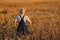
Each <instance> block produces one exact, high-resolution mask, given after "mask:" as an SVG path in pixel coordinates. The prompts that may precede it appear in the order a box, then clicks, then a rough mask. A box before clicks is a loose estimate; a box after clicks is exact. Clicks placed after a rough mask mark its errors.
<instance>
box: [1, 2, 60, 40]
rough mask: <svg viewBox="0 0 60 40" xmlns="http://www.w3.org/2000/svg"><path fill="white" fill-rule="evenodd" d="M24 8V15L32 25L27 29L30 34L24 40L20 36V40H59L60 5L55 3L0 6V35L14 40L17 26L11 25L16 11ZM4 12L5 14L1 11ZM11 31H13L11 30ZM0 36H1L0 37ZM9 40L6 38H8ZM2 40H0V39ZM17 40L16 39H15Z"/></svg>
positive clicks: (16, 13)
mask: <svg viewBox="0 0 60 40" xmlns="http://www.w3.org/2000/svg"><path fill="white" fill-rule="evenodd" d="M20 7H24V8H25V9H26V15H28V16H29V17H30V19H31V20H32V22H33V23H32V25H29V27H28V29H29V32H30V33H31V34H30V35H29V36H27V37H26V38H24V37H23V35H21V38H18V39H20V40H24V39H25V40H60V4H59V3H57V2H53V3H52V2H50V3H46V2H43V3H34V4H24V3H23V4H22V3H21V4H20V5H19V4H18V5H14V4H13V5H9V6H3V5H1V6H0V27H1V28H0V34H2V35H5V36H3V39H4V37H5V38H7V39H6V40H9V38H10V39H11V37H12V36H13V38H14V40H15V38H16V34H15V31H16V28H17V24H14V23H13V20H14V18H15V17H16V15H18V14H19V13H18V9H19V8H20ZM4 10H6V11H7V13H4V12H3V11H4ZM2 27H3V28H2ZM12 29H13V30H12ZM0 36H1V35H0ZM7 36H8V37H9V38H8V37H7ZM1 38H2V37H1ZM1 40H2V39H1ZM16 40H17V39H16Z"/></svg>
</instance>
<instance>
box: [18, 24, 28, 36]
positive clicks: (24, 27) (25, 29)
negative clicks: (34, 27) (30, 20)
mask: <svg viewBox="0 0 60 40" xmlns="http://www.w3.org/2000/svg"><path fill="white" fill-rule="evenodd" d="M17 32H18V33H21V32H23V34H24V35H26V34H27V33H28V26H27V25H18V27H17Z"/></svg>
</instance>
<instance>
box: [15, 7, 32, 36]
mask: <svg viewBox="0 0 60 40" xmlns="http://www.w3.org/2000/svg"><path fill="white" fill-rule="evenodd" d="M19 12H20V14H19V15H17V16H16V18H15V23H16V22H18V27H17V32H19V33H21V31H22V32H23V34H24V35H26V34H28V33H29V32H28V29H27V27H28V23H30V24H31V23H32V22H31V20H30V19H29V17H28V16H27V15H25V9H24V8H21V9H19Z"/></svg>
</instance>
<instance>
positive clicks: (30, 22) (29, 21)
mask: <svg viewBox="0 0 60 40" xmlns="http://www.w3.org/2000/svg"><path fill="white" fill-rule="evenodd" d="M27 21H28V23H29V24H32V21H31V20H30V19H29V17H28V16H27Z"/></svg>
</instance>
